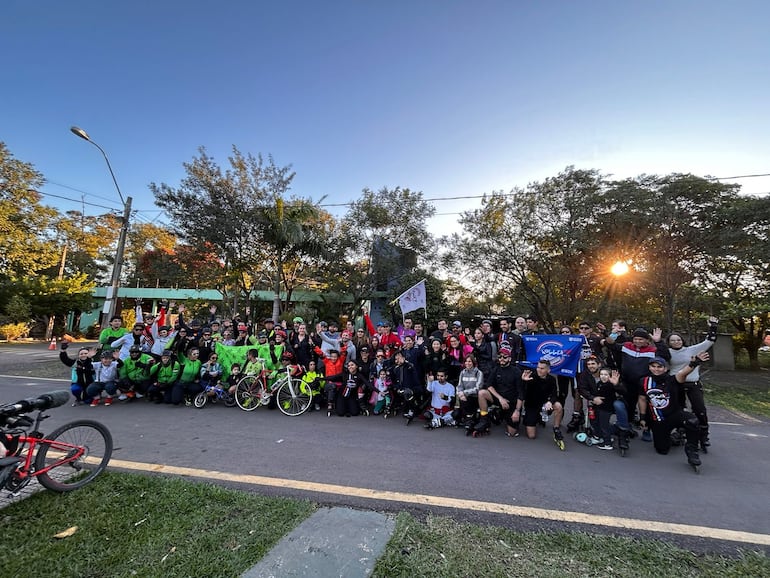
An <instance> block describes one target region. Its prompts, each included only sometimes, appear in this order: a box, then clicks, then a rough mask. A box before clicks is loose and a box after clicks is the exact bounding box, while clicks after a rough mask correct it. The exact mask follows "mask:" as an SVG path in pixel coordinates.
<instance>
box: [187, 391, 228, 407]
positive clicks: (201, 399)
mask: <svg viewBox="0 0 770 578" xmlns="http://www.w3.org/2000/svg"><path fill="white" fill-rule="evenodd" d="M208 401H210V402H211V403H217V402H220V401H221V402H222V403H224V404H225V407H233V406H235V398H234V397H233V396H232V395H230V394H229V393H228V391H227V390H226V389H224V388H223V387H222V386H220V385H216V386H215V385H207V386H206V389H204V390H203V391H202V392H200V393H199V394H198V395H196V396H195V398H194V399H193V405H194V406H195V407H197V408H198V409H201V408H202V407H204V406H205V405H206V403H207V402H208Z"/></svg>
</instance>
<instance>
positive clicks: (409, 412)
mask: <svg viewBox="0 0 770 578" xmlns="http://www.w3.org/2000/svg"><path fill="white" fill-rule="evenodd" d="M404 417H405V418H406V419H410V418H413V417H414V412H413V411H412V410H411V409H410V410H409V411H408V412H406V413H405V414H404Z"/></svg>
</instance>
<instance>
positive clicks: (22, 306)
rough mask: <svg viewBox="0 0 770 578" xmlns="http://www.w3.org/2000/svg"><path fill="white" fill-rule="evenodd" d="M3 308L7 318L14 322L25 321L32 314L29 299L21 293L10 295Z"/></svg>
mask: <svg viewBox="0 0 770 578" xmlns="http://www.w3.org/2000/svg"><path fill="white" fill-rule="evenodd" d="M3 309H4V311H5V315H6V316H7V317H8V319H10V320H11V321H12V322H14V323H18V322H20V321H25V322H26V321H28V320H29V318H30V317H31V316H32V307H31V306H30V304H29V301H27V300H26V299H25V298H24V297H22V296H21V295H11V297H10V299H8V301H7V303H6V304H5V307H4V308H3Z"/></svg>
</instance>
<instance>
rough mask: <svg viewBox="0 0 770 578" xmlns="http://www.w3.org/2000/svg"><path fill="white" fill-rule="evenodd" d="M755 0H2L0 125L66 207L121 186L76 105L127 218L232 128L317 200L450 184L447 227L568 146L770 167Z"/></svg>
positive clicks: (765, 7)
mask: <svg viewBox="0 0 770 578" xmlns="http://www.w3.org/2000/svg"><path fill="white" fill-rule="evenodd" d="M769 20H770V3H768V2H766V1H742V0H736V1H734V2H724V1H722V0H677V1H655V0H650V1H631V0H629V1H624V2H617V1H614V0H606V1H598V0H585V1H582V2H575V1H567V0H564V1H557V0H552V1H548V0H543V1H539V2H536V1H524V0H518V1H517V0H508V1H502V0H474V1H458V0H387V1H385V0H381V1H379V2H377V1H366V0H325V1H317V0H302V1H300V0H282V1H258V0H254V1H249V2H247V1H239V2H233V1H227V0H219V1H217V2H214V1H208V0H206V1H203V0H186V1H184V2H182V1H180V0H164V1H160V2H159V1H157V0H155V1H152V2H150V1H147V0H134V1H132V2H103V1H98V2H97V1H94V0H82V1H74V2H61V1H60V0H39V1H37V2H29V1H28V0H4V1H3V2H2V4H1V5H0V50H2V54H3V67H2V88H1V89H0V141H3V142H5V144H6V145H7V147H8V148H9V149H10V151H11V153H12V154H13V155H14V156H15V157H16V158H17V159H20V160H22V161H25V162H29V163H31V164H33V165H34V166H35V168H36V169H37V170H38V171H40V172H41V173H42V174H43V175H44V177H45V178H46V180H47V181H46V184H45V185H44V186H43V187H42V188H41V191H42V192H43V193H44V195H45V196H44V199H43V200H44V202H45V203H46V204H50V205H53V206H56V207H57V208H59V209H60V210H62V211H66V210H83V209H85V212H86V213H87V214H101V213H103V212H105V210H106V209H107V208H109V209H114V210H116V211H119V210H120V209H121V207H122V205H121V202H120V200H119V198H118V196H117V193H116V191H115V187H114V184H113V182H112V179H111V177H110V174H109V171H108V169H107V165H106V164H105V162H104V159H103V158H102V156H101V154H100V153H99V151H98V150H97V149H96V148H95V147H93V146H92V145H90V144H89V143H87V142H86V141H84V140H81V139H79V138H77V137H76V136H74V135H73V134H72V133H71V132H70V127H71V126H73V125H74V126H79V127H81V128H83V129H84V130H86V131H87V133H88V134H89V135H90V137H91V138H92V140H93V141H94V142H96V143H98V144H99V145H100V146H101V147H102V148H103V149H104V150H105V152H106V153H107V155H108V157H109V160H110V162H111V164H112V167H113V169H114V172H115V176H116V178H117V181H118V183H119V185H120V188H121V190H122V192H123V195H124V196H131V197H132V198H133V208H134V209H135V210H136V214H135V217H134V218H135V219H136V220H137V221H139V222H165V220H166V219H165V216H164V214H163V212H162V209H161V208H159V207H158V206H156V205H155V203H154V198H153V195H152V193H151V192H150V190H149V189H148V184H149V183H151V182H154V183H166V184H168V185H170V186H172V187H176V186H178V185H179V183H180V181H181V179H182V178H183V177H184V168H183V163H185V162H189V161H190V160H192V158H193V157H194V156H196V155H197V154H198V148H199V147H201V146H203V147H205V148H206V151H207V153H208V154H209V155H211V156H213V157H214V159H215V160H216V162H217V163H218V164H219V165H220V166H223V167H225V166H226V165H227V157H228V155H229V154H230V153H231V151H232V147H233V146H236V147H238V149H239V150H240V151H242V152H244V153H252V154H254V155H256V154H258V153H261V154H263V155H265V156H266V155H272V156H273V158H274V160H275V162H276V164H278V165H280V166H283V165H289V164H290V165H292V167H293V169H294V170H295V171H296V177H295V179H294V182H293V186H292V193H294V194H295V195H298V196H302V197H310V198H313V199H316V200H318V199H321V198H322V197H325V200H324V203H335V204H336V203H347V202H350V201H353V200H355V199H356V198H357V197H358V195H359V194H360V192H361V190H362V189H364V188H370V189H374V190H377V189H380V188H382V187H389V188H392V187H396V186H401V187H408V188H410V189H412V190H416V191H422V193H423V195H424V197H425V198H426V199H432V198H445V197H462V198H461V199H453V200H445V201H436V202H435V203H434V205H435V207H436V211H437V216H436V217H434V218H433V219H432V220H431V221H430V222H429V225H430V229H431V232H432V233H433V234H435V235H441V234H446V233H451V232H455V231H457V230H458V229H459V225H458V223H457V219H458V213H459V212H460V211H463V210H469V209H473V208H476V207H478V206H479V203H480V200H479V199H478V197H479V196H480V195H482V194H484V193H489V192H492V191H496V190H504V191H508V190H510V189H512V188H514V187H523V186H526V185H527V183H529V182H532V181H536V180H543V179H545V178H547V177H549V176H554V175H556V174H558V172H559V171H561V170H562V169H564V168H565V167H566V166H568V165H575V166H576V167H578V168H585V169H591V168H592V169H598V170H600V171H601V172H602V173H605V174H610V175H614V176H615V177H618V178H625V177H634V176H637V175H640V174H667V173H670V172H681V173H688V172H691V173H694V174H697V175H709V176H716V177H730V176H737V175H749V174H763V173H770V138H768V137H769V136H770V114H768V110H769V109H770V106H769V104H768V103H769V102H770V98H769V97H770V90H769V89H770V41H769V40H768V37H767V22H768V21H769ZM726 182H736V183H740V184H741V185H742V186H743V189H742V190H743V192H746V193H752V194H770V177H759V178H745V179H738V180H734V181H726ZM62 197H64V198H62ZM67 199H69V200H67ZM329 210H330V211H331V212H332V213H333V214H336V215H338V216H341V215H342V214H344V212H345V210H346V209H345V208H344V207H330V208H329Z"/></svg>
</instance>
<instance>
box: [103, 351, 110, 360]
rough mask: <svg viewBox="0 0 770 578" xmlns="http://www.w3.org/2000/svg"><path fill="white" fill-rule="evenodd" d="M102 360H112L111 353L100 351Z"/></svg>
mask: <svg viewBox="0 0 770 578" xmlns="http://www.w3.org/2000/svg"><path fill="white" fill-rule="evenodd" d="M101 357H102V359H112V351H102V355H101Z"/></svg>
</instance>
